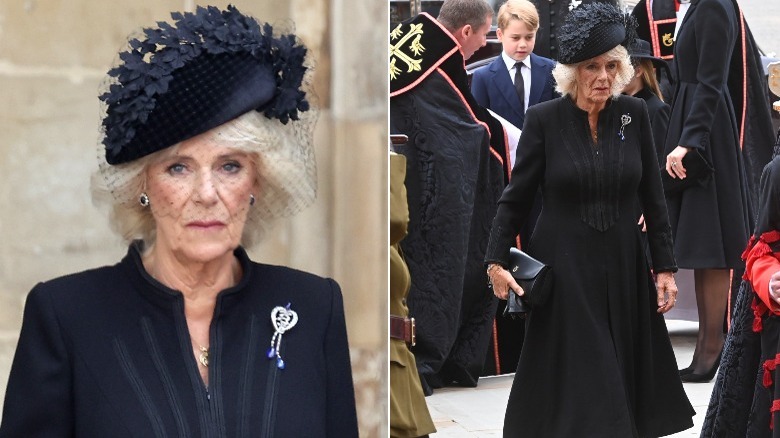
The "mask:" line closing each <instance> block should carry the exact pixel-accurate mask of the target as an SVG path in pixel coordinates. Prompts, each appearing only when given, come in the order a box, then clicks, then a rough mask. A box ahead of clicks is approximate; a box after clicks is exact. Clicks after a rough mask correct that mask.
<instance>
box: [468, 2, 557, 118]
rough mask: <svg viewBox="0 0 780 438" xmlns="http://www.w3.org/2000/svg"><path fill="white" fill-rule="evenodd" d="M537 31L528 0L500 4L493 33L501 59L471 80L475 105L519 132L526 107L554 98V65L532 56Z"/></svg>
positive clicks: (534, 17)
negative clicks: (496, 115)
mask: <svg viewBox="0 0 780 438" xmlns="http://www.w3.org/2000/svg"><path fill="white" fill-rule="evenodd" d="M538 29H539V14H538V13H537V11H536V7H535V6H534V5H533V3H531V2H530V1H528V0H508V1H507V2H506V3H504V4H503V5H501V8H500V9H499V10H498V30H497V31H496V36H497V37H498V39H499V41H501V45H502V46H503V51H502V52H501V56H499V57H497V58H496V59H495V61H493V62H492V63H490V64H489V65H486V66H485V67H482V68H480V69H478V70H477V71H475V72H474V76H473V77H472V78H471V93H472V94H473V95H474V98H475V99H477V102H478V103H479V104H480V105H482V106H484V107H486V108H489V109H490V110H492V111H494V112H495V113H496V114H498V115H499V116H501V117H503V118H504V119H506V120H507V121H509V122H510V123H512V124H513V125H515V126H517V127H518V128H520V129H522V128H523V120H524V119H525V110H526V109H527V108H528V107H529V106H531V105H534V104H537V103H539V102H544V101H547V100H550V99H552V98H553V97H555V96H554V89H555V84H554V82H553V78H552V74H551V73H550V72H551V71H552V69H553V67H554V66H555V62H554V61H552V60H551V59H548V58H544V57H542V56H538V55H536V54H533V53H532V52H533V50H534V44H535V42H536V31H537V30H538ZM518 69H519V72H518ZM521 78H522V79H521Z"/></svg>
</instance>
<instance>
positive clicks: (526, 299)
mask: <svg viewBox="0 0 780 438" xmlns="http://www.w3.org/2000/svg"><path fill="white" fill-rule="evenodd" d="M507 270H508V271H509V273H510V274H512V278H514V280H515V281H516V282H517V284H518V285H520V287H521V288H523V291H524V292H525V293H524V294H523V295H522V296H520V295H517V294H512V295H511V296H509V297H508V298H507V304H506V308H505V309H504V316H510V317H516V316H520V317H523V316H525V315H526V314H527V313H528V312H529V311H530V310H531V309H532V308H533V307H536V306H541V305H543V304H544V303H545V302H546V301H547V299H548V298H549V296H550V293H551V292H552V280H553V279H552V272H551V270H550V267H549V266H547V265H545V264H544V263H542V262H540V261H539V260H536V259H535V258H533V257H531V256H529V255H528V254H526V253H524V252H523V251H520V250H519V249H517V248H511V249H510V250H509V267H508V268H507Z"/></svg>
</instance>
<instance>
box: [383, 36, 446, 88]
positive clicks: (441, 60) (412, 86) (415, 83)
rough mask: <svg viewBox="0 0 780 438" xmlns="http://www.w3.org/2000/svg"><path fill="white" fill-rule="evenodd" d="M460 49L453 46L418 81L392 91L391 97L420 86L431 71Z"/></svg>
mask: <svg viewBox="0 0 780 438" xmlns="http://www.w3.org/2000/svg"><path fill="white" fill-rule="evenodd" d="M458 50H460V48H459V47H453V48H452V50H450V51H449V52H447V53H446V54H445V55H444V56H442V57H441V58H440V59H439V60H438V61H436V63H435V64H433V66H431V68H429V69H428V71H427V72H425V73H423V74H422V75H420V77H419V78H417V80H416V81H414V82H412V83H411V84H409V85H407V86H405V87H403V88H401V89H399V90H395V91H393V92H392V93H390V97H395V96H398V95H401V94H403V93H406V92H407V91H409V90H411V89H412V88H414V87H416V86H418V85H419V84H420V82H422V81H424V80H425V79H427V78H428V76H430V75H431V73H433V72H434V71H436V70H438V69H439V66H440V65H441V64H442V63H443V62H444V61H446V60H447V58H449V57H450V56H452V54H453V53H455V52H457V51H458Z"/></svg>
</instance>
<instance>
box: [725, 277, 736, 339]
mask: <svg viewBox="0 0 780 438" xmlns="http://www.w3.org/2000/svg"><path fill="white" fill-rule="evenodd" d="M729 285H730V286H729V300H728V301H727V303H731V302H732V301H731V292H732V290H733V289H734V270H733V269H729ZM729 330H731V306H726V333H728V332H729Z"/></svg>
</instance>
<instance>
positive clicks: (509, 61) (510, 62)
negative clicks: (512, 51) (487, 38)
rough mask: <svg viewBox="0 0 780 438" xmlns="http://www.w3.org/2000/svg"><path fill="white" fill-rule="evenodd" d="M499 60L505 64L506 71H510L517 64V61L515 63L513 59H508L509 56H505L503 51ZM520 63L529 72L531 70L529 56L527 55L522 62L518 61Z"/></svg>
mask: <svg viewBox="0 0 780 438" xmlns="http://www.w3.org/2000/svg"><path fill="white" fill-rule="evenodd" d="M501 59H503V60H504V64H506V69H507V70H512V69H513V68H515V64H517V63H518V61H515V60H514V59H512V58H510V57H509V55H507V54H506V52H504V51H503V50H502V51H501ZM519 62H522V63H523V65H524V66H525V67H526V68H527V69H528V70H529V71H530V70H531V55H528V56H526V57H525V59H524V60H522V61H519Z"/></svg>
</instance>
